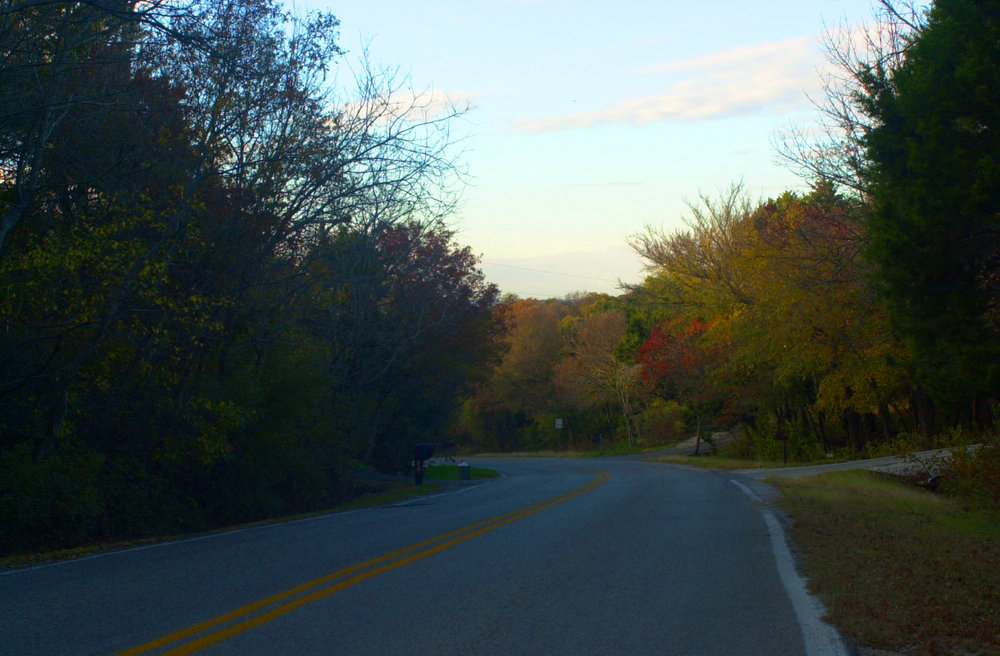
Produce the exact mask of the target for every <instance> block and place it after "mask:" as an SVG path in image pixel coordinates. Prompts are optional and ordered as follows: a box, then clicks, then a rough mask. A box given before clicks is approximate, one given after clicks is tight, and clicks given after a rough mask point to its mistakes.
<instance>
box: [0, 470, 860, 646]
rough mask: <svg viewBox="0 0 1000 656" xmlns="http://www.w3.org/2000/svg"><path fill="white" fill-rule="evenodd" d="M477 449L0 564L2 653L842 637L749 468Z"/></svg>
mask: <svg viewBox="0 0 1000 656" xmlns="http://www.w3.org/2000/svg"><path fill="white" fill-rule="evenodd" d="M476 464H480V463H478V462H477V463H476ZM482 464H484V465H486V466H490V467H493V468H495V469H497V470H499V471H500V472H501V474H502V477H501V478H499V479H495V480H493V481H490V482H487V483H485V484H482V485H475V486H452V487H449V489H448V491H447V492H445V493H441V494H436V495H432V496H429V497H423V498H421V499H419V500H417V501H414V502H410V503H407V504H403V505H397V506H391V507H383V508H376V509H368V510H361V511H353V512H345V513H335V514H330V515H325V516H322V517H316V518H311V519H309V520H305V521H298V522H292V523H285V524H280V525H271V526H265V527H256V528H250V529H244V530H238V531H231V532H226V533H221V534H216V535H211V536H205V537H201V538H195V539H188V540H181V541H175V542H169V543H164V544H159V545H153V546H148V547H144V548H138V549H132V550H126V551H120V552H113V553H107V554H102V555H99V556H96V557H90V558H85V559H79V560H75V561H68V562H62V563H57V564H51V565H45V566H39V567H32V568H25V569H20V570H14V571H10V572H5V573H2V574H0V654H10V655H11V656H14V655H17V656H31V655H35V654H38V655H42V654H45V655H58V656H71V655H77V654H79V655H84V654H85V655H97V654H100V655H106V654H114V655H120V654H170V655H171V656H179V655H181V654H193V653H198V654H204V655H206V656H214V655H221V654H233V655H236V654H238V655H240V656H252V655H256V654H260V655H269V656H270V655H275V654H285V655H298V654H303V655H304V654H309V655H319V654H329V655H335V654H336V655H339V654H359V655H360V654H365V655H371V654H386V655H388V654H393V655H417V654H435V655H447V654H476V655H486V654H545V655H552V656H556V655H559V654H567V655H568V654H572V655H574V656H578V655H581V654H601V655H608V654H629V655H639V654H657V655H663V654H668V655H670V656H681V655H684V654H691V655H721V654H727V655H728V654H732V655H741V654H747V655H764V654H766V655H768V656H781V655H784V654H788V655H793V654H794V655H801V654H807V655H808V656H818V655H820V654H840V653H844V652H843V651H842V649H841V647H840V646H839V645H837V644H833V643H835V642H836V639H835V638H830V634H829V633H824V629H826V627H823V626H820V627H818V628H817V626H816V625H815V618H812V619H810V618H809V617H807V616H808V614H809V613H808V612H805V611H803V604H805V606H809V604H810V603H811V602H810V600H809V599H808V598H805V599H804V598H803V594H804V592H803V590H801V589H799V590H798V591H796V586H797V585H798V586H799V587H801V581H799V582H798V583H796V582H795V581H794V580H793V579H794V578H795V575H794V572H793V571H792V572H791V573H789V572H790V570H791V569H792V568H791V567H790V558H789V557H788V554H787V550H785V552H782V545H783V544H784V543H783V537H781V535H780V534H781V530H780V526H779V525H778V523H777V521H776V519H775V515H774V514H773V513H771V511H769V510H767V509H766V508H764V507H763V506H762V505H761V504H760V502H759V499H758V498H755V493H754V489H758V490H759V489H760V488H759V487H758V486H760V485H761V484H760V483H757V482H754V481H751V480H750V479H748V478H747V479H739V480H736V479H737V477H734V476H733V475H727V474H723V473H719V472H713V471H704V472H703V471H692V470H689V469H685V468H680V467H673V466H669V465H662V464H654V463H644V462H639V461H637V460H634V459H630V458H608V459H599V460H560V459H510V460H507V459H490V460H488V461H486V462H484V463H482ZM734 480H736V483H739V484H738V485H737V484H734ZM790 581H791V583H790ZM814 610H815V609H814ZM827 642H829V643H830V644H829V645H828V644H826V643H827Z"/></svg>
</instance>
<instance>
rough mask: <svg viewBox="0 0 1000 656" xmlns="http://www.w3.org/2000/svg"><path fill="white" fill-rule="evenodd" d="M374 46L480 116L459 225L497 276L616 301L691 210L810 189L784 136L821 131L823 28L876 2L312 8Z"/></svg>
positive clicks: (453, 1)
mask: <svg viewBox="0 0 1000 656" xmlns="http://www.w3.org/2000/svg"><path fill="white" fill-rule="evenodd" d="M295 6H296V8H298V9H302V8H305V9H322V10H328V11H331V12H332V13H333V14H334V15H336V16H337V18H339V19H340V22H341V25H340V45H341V47H342V48H343V49H345V50H347V55H346V57H347V59H348V60H351V59H352V58H355V59H356V58H357V57H359V56H360V54H361V53H362V51H364V50H367V52H368V57H369V59H370V60H372V61H373V62H374V63H376V64H377V65H381V66H385V67H390V68H396V67H398V68H399V69H400V71H401V72H402V73H405V74H407V75H408V76H409V78H410V81H411V84H412V86H413V88H414V89H415V90H416V91H418V92H427V91H430V92H433V93H434V94H435V95H437V96H439V97H440V96H441V95H444V96H447V97H448V98H450V99H451V100H452V101H454V102H457V103H460V104H463V103H468V104H469V106H470V109H469V111H468V112H466V113H465V114H464V115H463V116H462V118H461V119H460V120H459V121H458V123H457V124H456V125H455V133H456V134H457V135H460V136H461V138H462V140H461V143H460V149H461V151H462V155H461V161H462V164H463V165H464V166H465V168H466V169H467V170H468V173H469V181H468V185H467V186H466V187H465V189H464V191H463V194H462V200H461V204H460V206H459V208H458V210H457V211H456V213H455V214H454V216H453V217H451V219H450V225H451V227H452V228H454V229H455V230H456V240H457V241H458V242H459V243H460V244H462V245H467V246H470V247H471V248H472V250H473V251H474V252H476V253H477V254H480V255H481V258H482V264H481V266H482V269H483V271H484V273H485V274H486V277H487V279H488V280H489V281H491V282H494V283H496V284H497V285H498V286H499V287H500V288H501V290H502V291H503V292H508V293H513V294H517V295H518V296H520V297H523V298H527V297H535V298H550V297H564V296H566V295H567V294H570V293H573V292H582V291H593V292H604V293H609V294H612V295H617V294H620V293H621V292H622V290H621V287H620V284H621V283H626V284H635V283H639V282H641V281H642V279H643V277H644V272H643V266H644V263H643V262H642V260H641V259H640V258H639V256H638V255H637V254H635V253H634V251H632V249H631V248H630V247H629V245H628V240H629V238H630V237H631V236H633V235H636V234H638V233H640V232H643V231H644V230H645V229H646V227H647V226H652V227H655V228H656V229H662V230H666V231H667V232H672V231H674V230H678V229H683V227H684V220H685V218H686V217H689V216H690V205H691V204H697V203H698V202H699V198H700V197H701V196H707V197H710V198H714V197H717V196H718V195H720V194H721V193H723V192H725V191H727V190H728V189H730V188H731V186H732V185H733V184H742V186H743V189H744V192H745V193H746V194H747V195H748V196H749V197H750V198H751V199H752V200H764V199H766V198H768V197H773V196H777V195H778V194H780V193H782V192H783V191H785V190H797V191H803V190H807V189H808V185H807V183H806V182H805V181H803V180H802V179H800V178H799V177H797V176H796V175H795V173H794V172H792V171H791V170H790V169H789V168H788V167H787V166H786V165H784V164H782V163H781V162H780V161H779V158H778V157H777V154H776V151H775V148H774V143H775V140H776V138H778V136H779V135H780V134H781V133H782V132H783V131H787V130H788V129H789V128H790V127H791V126H793V125H794V126H799V127H805V128H808V127H809V126H810V125H815V124H816V123H817V122H818V120H819V113H818V111H817V110H816V108H815V107H814V105H813V104H812V103H811V102H810V99H809V98H810V97H812V98H816V99H819V98H821V97H822V86H821V77H820V71H821V70H822V69H824V68H825V67H827V66H828V65H827V64H826V60H825V58H824V55H823V47H822V46H823V35H824V32H825V31H826V30H828V29H835V28H840V27H843V26H845V25H849V26H857V25H859V24H861V23H864V22H868V21H870V20H871V18H872V16H873V9H872V4H871V1H870V0H757V1H756V2H747V1H746V0H740V1H738V2H737V1H735V0H706V1H704V2H700V3H697V2H690V1H687V2H680V1H678V0H660V1H652V0H616V1H615V2H613V3H612V2H607V1H605V2H592V1H590V0H489V1H485V0H483V1H481V0H298V2H296V4H295Z"/></svg>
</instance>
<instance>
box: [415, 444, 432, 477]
mask: <svg viewBox="0 0 1000 656" xmlns="http://www.w3.org/2000/svg"><path fill="white" fill-rule="evenodd" d="M433 457H434V445H433V444H431V443H430V442H418V443H417V444H414V445H413V478H414V483H415V484H416V485H423V483H424V460H430V459H431V458H433Z"/></svg>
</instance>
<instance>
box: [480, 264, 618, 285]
mask: <svg viewBox="0 0 1000 656" xmlns="http://www.w3.org/2000/svg"><path fill="white" fill-rule="evenodd" d="M483 264H486V265H489V266H497V267H503V268H505V269H519V270H521V271H533V272H534V273H547V274H549V275H550V276H564V277H566V278H583V279H584V280H599V281H600V282H610V283H614V284H618V281H617V280H608V279H607V278H595V277H594V276H581V275H579V274H576V273H560V272H558V271H546V270H545V269H532V268H530V267H523V266H514V265H513V264H497V263H496V262H483Z"/></svg>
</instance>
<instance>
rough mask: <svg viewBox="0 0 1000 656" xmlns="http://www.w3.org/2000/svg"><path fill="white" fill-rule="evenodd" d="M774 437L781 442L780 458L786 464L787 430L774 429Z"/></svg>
mask: <svg viewBox="0 0 1000 656" xmlns="http://www.w3.org/2000/svg"><path fill="white" fill-rule="evenodd" d="M774 439H776V440H778V441H779V442H781V457H782V458H781V459H782V460H783V461H784V462H785V464H786V465H787V464H788V431H784V430H776V431H774Z"/></svg>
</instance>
